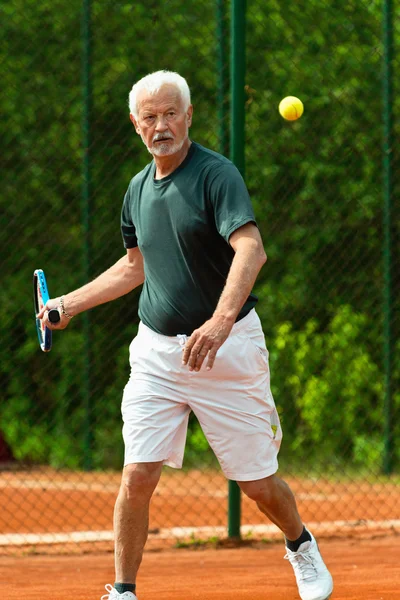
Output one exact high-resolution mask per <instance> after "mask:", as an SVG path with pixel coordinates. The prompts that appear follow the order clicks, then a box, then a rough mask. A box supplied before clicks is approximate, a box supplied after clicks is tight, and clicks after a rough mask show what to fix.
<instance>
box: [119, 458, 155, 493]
mask: <svg viewBox="0 0 400 600" xmlns="http://www.w3.org/2000/svg"><path fill="white" fill-rule="evenodd" d="M161 469H162V463H138V464H132V465H127V466H126V467H124V471H123V473H122V482H121V491H122V492H123V493H124V494H125V495H126V496H127V498H128V499H133V498H144V499H150V498H151V496H152V494H153V492H154V490H155V488H156V487H157V483H158V481H159V479H160V475H161Z"/></svg>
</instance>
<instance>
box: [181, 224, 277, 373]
mask: <svg viewBox="0 0 400 600" xmlns="http://www.w3.org/2000/svg"><path fill="white" fill-rule="evenodd" d="M229 243H230V244H231V246H232V248H233V249H234V251H235V256H234V258H233V261H232V265H231V268H230V270H229V273H228V277H227V280H226V284H225V287H224V289H223V292H222V294H221V296H220V299H219V301H218V304H217V307H216V309H215V311H214V314H213V316H212V317H211V319H209V320H208V321H206V322H205V323H204V325H202V326H201V327H199V329H196V330H195V331H194V332H193V333H192V335H191V336H190V338H189V340H188V341H187V343H186V345H185V350H184V353H183V357H182V360H183V363H184V364H188V366H189V369H190V370H195V371H199V370H200V368H201V366H202V364H203V361H204V359H205V358H206V356H207V355H208V360H207V369H211V368H212V366H213V364H214V360H215V356H216V354H217V351H218V349H219V348H220V347H221V346H222V344H223V343H224V342H225V340H226V338H227V337H228V335H229V333H230V331H231V329H232V327H233V324H234V323H235V321H236V317H237V316H238V314H239V312H240V309H241V308H242V306H243V305H244V303H245V301H246V299H247V297H248V295H249V294H250V292H251V290H252V287H253V285H254V282H255V280H256V278H257V275H258V273H259V272H260V269H261V267H262V266H263V264H264V263H265V262H266V260H267V256H266V254H265V251H264V247H263V243H262V240H261V236H260V232H259V230H258V228H257V227H256V226H255V225H254V224H253V223H248V224H246V225H243V227H240V228H239V229H237V230H236V231H235V232H234V233H232V235H231V237H230V239H229Z"/></svg>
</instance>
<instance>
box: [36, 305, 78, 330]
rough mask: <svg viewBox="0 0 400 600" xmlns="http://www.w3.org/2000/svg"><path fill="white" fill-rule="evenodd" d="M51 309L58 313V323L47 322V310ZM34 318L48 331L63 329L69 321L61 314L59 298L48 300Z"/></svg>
mask: <svg viewBox="0 0 400 600" xmlns="http://www.w3.org/2000/svg"><path fill="white" fill-rule="evenodd" d="M52 308H57V309H58V312H59V313H60V320H59V321H58V323H51V322H50V321H49V318H48V317H49V310H50V309H52ZM36 317H37V318H38V319H40V320H41V321H42V323H43V325H45V327H48V328H49V329H56V330H57V329H65V328H66V327H67V325H68V324H69V322H70V320H71V319H68V317H66V316H65V315H63V314H62V312H61V305H60V298H52V299H50V300H48V301H47V302H46V304H45V305H44V307H43V308H42V310H41V311H40V312H39V313H38V314H37V315H36Z"/></svg>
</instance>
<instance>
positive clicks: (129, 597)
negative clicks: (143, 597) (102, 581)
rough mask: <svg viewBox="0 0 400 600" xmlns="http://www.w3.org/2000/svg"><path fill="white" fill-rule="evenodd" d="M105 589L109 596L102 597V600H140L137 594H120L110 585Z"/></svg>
mask: <svg viewBox="0 0 400 600" xmlns="http://www.w3.org/2000/svg"><path fill="white" fill-rule="evenodd" d="M105 588H106V590H107V592H108V594H104V596H102V597H101V598H100V600H138V599H137V597H136V596H135V594H133V593H132V592H124V593H123V594H120V593H119V592H117V590H116V589H115V588H113V586H112V585H110V584H109V583H107V585H106V586H105Z"/></svg>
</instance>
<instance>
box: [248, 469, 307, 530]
mask: <svg viewBox="0 0 400 600" xmlns="http://www.w3.org/2000/svg"><path fill="white" fill-rule="evenodd" d="M238 483H239V486H240V488H241V489H242V491H243V492H244V493H245V494H246V496H249V498H251V499H252V500H254V501H255V502H256V503H257V506H258V508H259V509H260V510H261V512H262V513H264V515H266V516H267V517H268V518H269V519H270V521H272V523H275V525H277V526H278V527H279V529H280V530H281V531H282V532H283V533H284V534H285V536H286V538H287V539H288V540H297V538H298V537H300V535H301V533H302V531H303V523H302V520H301V518H300V515H299V512H298V510H297V505H296V500H295V498H294V495H293V493H292V491H291V489H290V488H289V486H288V485H287V483H285V482H284V481H283V480H282V479H280V478H279V477H277V476H276V475H271V476H270V477H265V478H264V479H259V480H257V481H239V482H238Z"/></svg>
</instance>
